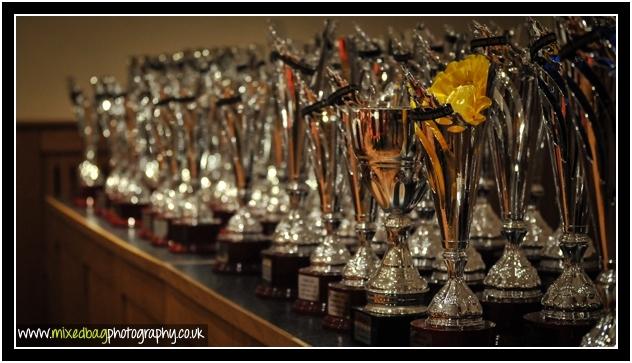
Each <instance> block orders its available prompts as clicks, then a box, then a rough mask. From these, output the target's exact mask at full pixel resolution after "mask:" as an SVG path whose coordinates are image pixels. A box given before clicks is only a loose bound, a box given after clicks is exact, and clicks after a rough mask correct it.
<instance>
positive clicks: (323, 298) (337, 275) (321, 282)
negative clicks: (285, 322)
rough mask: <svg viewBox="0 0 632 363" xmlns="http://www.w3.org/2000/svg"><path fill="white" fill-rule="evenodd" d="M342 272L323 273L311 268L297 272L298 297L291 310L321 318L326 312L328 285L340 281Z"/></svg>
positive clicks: (304, 268)
mask: <svg viewBox="0 0 632 363" xmlns="http://www.w3.org/2000/svg"><path fill="white" fill-rule="evenodd" d="M341 272H342V271H336V272H329V273H323V272H319V271H314V269H313V267H312V266H308V267H303V268H302V269H300V270H299V271H298V296H297V298H296V301H294V305H293V306H292V310H294V312H296V313H299V314H303V315H317V316H321V315H323V314H325V313H326V312H327V296H328V294H327V290H328V287H329V283H331V282H338V281H340V279H342V274H341Z"/></svg>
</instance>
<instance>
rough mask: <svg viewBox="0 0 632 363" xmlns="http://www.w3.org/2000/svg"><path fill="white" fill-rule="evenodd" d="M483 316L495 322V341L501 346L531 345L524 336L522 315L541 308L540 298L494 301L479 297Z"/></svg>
mask: <svg viewBox="0 0 632 363" xmlns="http://www.w3.org/2000/svg"><path fill="white" fill-rule="evenodd" d="M481 304H482V306H483V317H484V319H486V320H490V321H493V322H494V323H496V341H497V342H498V345H499V346H502V347H525V346H532V344H531V342H529V341H528V340H527V339H525V337H524V329H525V324H524V320H523V318H522V317H523V316H524V315H525V314H527V313H530V312H534V311H538V310H540V309H542V305H541V304H540V299H539V298H537V299H534V300H531V301H528V302H495V301H489V300H486V299H485V298H483V299H481Z"/></svg>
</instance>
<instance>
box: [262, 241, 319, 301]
mask: <svg viewBox="0 0 632 363" xmlns="http://www.w3.org/2000/svg"><path fill="white" fill-rule="evenodd" d="M307 266H309V255H307V256H301V255H293V254H292V255H288V254H282V253H277V252H273V251H269V250H266V251H263V252H261V277H262V278H263V281H262V282H261V283H260V284H259V285H257V288H256V289H255V294H256V295H257V296H259V297H261V298H266V299H286V300H293V299H295V298H296V294H297V292H298V270H300V269H301V268H303V267H307Z"/></svg>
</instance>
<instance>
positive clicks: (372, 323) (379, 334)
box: [351, 307, 426, 347]
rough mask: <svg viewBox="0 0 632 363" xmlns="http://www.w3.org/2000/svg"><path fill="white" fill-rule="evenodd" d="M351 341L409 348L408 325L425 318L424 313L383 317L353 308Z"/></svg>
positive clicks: (363, 309)
mask: <svg viewBox="0 0 632 363" xmlns="http://www.w3.org/2000/svg"><path fill="white" fill-rule="evenodd" d="M351 310H352V311H353V339H354V340H356V341H358V342H360V343H364V344H366V345H371V346H387V347H408V346H410V323H411V322H412V321H413V320H417V319H421V318H425V317H426V312H423V313H419V314H407V315H383V314H377V313H374V312H370V311H367V310H366V309H365V308H364V307H354V308H352V309H351Z"/></svg>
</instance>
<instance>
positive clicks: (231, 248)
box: [213, 78, 270, 273]
mask: <svg viewBox="0 0 632 363" xmlns="http://www.w3.org/2000/svg"><path fill="white" fill-rule="evenodd" d="M250 79H251V80H252V81H251V82H247V83H245V84H244V85H243V86H242V87H243V88H242V89H244V92H242V93H243V94H239V95H238V94H236V93H235V92H234V91H233V90H231V89H227V90H225V92H224V93H223V95H222V98H220V99H219V100H218V101H217V107H218V108H219V111H220V113H221V119H222V124H223V127H224V132H225V136H226V139H227V140H228V145H229V146H230V154H231V156H232V161H233V170H234V172H235V181H236V185H237V190H238V196H239V205H240V207H239V209H238V210H237V212H236V213H235V214H234V215H233V216H232V217H231V218H230V220H229V221H228V225H227V226H226V227H225V229H224V230H223V231H222V233H221V234H220V236H219V238H218V243H219V248H220V252H219V254H218V256H217V259H216V264H215V265H214V266H213V271H215V272H230V273H259V272H260V268H261V251H262V250H263V249H265V248H267V247H268V246H269V244H270V236H267V235H265V234H264V233H263V226H262V224H261V222H260V221H259V220H257V218H256V217H255V216H254V215H253V214H252V211H251V207H250V205H249V202H250V200H251V193H252V189H251V188H252V180H253V171H252V169H253V167H254V163H255V154H256V152H257V147H258V145H259V141H260V139H261V136H262V130H261V128H262V126H263V116H264V115H265V109H263V107H264V106H265V104H266V97H267V96H268V94H267V90H266V85H265V83H260V82H258V81H257V80H255V79H254V78H250ZM240 88H241V87H240Z"/></svg>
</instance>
